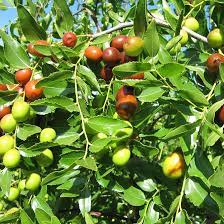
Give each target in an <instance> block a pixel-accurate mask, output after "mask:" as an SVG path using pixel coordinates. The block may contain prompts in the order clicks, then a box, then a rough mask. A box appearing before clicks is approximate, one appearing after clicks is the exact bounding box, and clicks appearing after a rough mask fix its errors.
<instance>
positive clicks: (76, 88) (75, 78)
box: [73, 57, 90, 159]
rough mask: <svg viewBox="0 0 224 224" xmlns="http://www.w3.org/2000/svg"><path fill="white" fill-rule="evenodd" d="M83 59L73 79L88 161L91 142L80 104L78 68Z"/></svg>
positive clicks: (77, 63)
mask: <svg viewBox="0 0 224 224" xmlns="http://www.w3.org/2000/svg"><path fill="white" fill-rule="evenodd" d="M81 59H82V57H80V58H79V59H78V61H77V62H76V64H75V69H74V76H73V77H74V82H75V98H76V103H77V106H78V109H79V114H80V117H81V122H82V130H83V133H84V136H85V139H86V149H85V154H84V156H83V159H86V157H87V155H88V148H89V145H90V142H89V138H88V135H87V133H86V128H85V118H84V116H83V113H82V109H81V106H80V103H79V95H78V84H77V68H78V65H79V63H80V61H81Z"/></svg>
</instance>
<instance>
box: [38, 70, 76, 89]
mask: <svg viewBox="0 0 224 224" xmlns="http://www.w3.org/2000/svg"><path fill="white" fill-rule="evenodd" d="M72 76H73V72H72V71H69V70H65V71H59V72H54V73H52V74H50V75H49V76H48V77H46V78H44V79H42V80H41V81H39V82H38V84H37V85H36V86H37V87H41V86H42V87H50V86H54V85H52V84H53V83H54V82H56V81H62V80H67V79H71V78H72Z"/></svg>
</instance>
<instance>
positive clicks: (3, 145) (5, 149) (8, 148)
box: [0, 102, 56, 206]
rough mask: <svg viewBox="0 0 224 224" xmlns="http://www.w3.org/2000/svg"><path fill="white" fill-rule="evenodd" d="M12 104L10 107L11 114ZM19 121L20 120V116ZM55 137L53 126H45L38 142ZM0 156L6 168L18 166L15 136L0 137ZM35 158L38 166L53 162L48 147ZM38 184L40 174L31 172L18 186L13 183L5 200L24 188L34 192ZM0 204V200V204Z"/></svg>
mask: <svg viewBox="0 0 224 224" xmlns="http://www.w3.org/2000/svg"><path fill="white" fill-rule="evenodd" d="M15 103H16V102H15ZM15 103H14V105H15ZM14 105H13V107H12V113H13V114H14V109H13V108H14ZM14 115H15V114H14ZM17 118H18V116H16V119H17ZM22 120H23V119H22ZM19 121H21V116H20V119H19ZM55 138H56V132H55V130H54V129H53V128H45V129H43V130H42V131H41V133H40V142H52V141H53V140H54V139H55ZM0 156H2V160H3V165H4V166H5V167H7V168H8V169H13V168H15V167H18V165H19V164H20V162H21V156H20V153H19V151H18V150H17V149H15V138H14V137H13V136H11V135H9V134H5V135H3V136H1V137H0ZM35 159H36V162H37V164H39V166H41V167H48V166H50V165H51V164H52V163H53V159H54V156H53V152H52V151H51V150H50V149H45V150H44V151H43V152H42V153H41V154H40V155H38V156H36V157H35ZM40 184H41V176H40V175H39V174H38V173H31V174H30V175H29V177H28V178H27V179H22V180H20V181H19V183H18V186H15V183H14V184H13V186H12V187H11V188H10V190H9V193H8V195H7V200H9V201H14V200H16V199H17V198H18V197H19V194H20V192H21V191H23V190H25V189H26V190H29V191H31V192H34V191H36V190H37V189H38V188H39V186H40ZM1 205H2V202H0V206H1Z"/></svg>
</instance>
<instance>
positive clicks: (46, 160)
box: [36, 149, 54, 167]
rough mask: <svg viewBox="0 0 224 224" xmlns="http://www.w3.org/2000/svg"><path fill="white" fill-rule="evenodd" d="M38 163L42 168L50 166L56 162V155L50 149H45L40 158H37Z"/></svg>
mask: <svg viewBox="0 0 224 224" xmlns="http://www.w3.org/2000/svg"><path fill="white" fill-rule="evenodd" d="M36 161H37V163H38V164H39V165H40V166H42V167H48V166H50V165H51V164H52V163H53V161H54V155H53V153H52V151H51V150H50V149H45V150H44V151H43V152H42V153H41V154H40V155H39V156H37V157H36Z"/></svg>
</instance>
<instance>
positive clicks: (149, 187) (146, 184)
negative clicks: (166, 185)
mask: <svg viewBox="0 0 224 224" xmlns="http://www.w3.org/2000/svg"><path fill="white" fill-rule="evenodd" d="M136 184H137V185H138V186H139V187H140V188H141V189H142V190H143V191H146V192H153V191H154V190H155V189H156V183H155V182H154V181H153V180H152V179H145V180H140V181H138V182H136Z"/></svg>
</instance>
